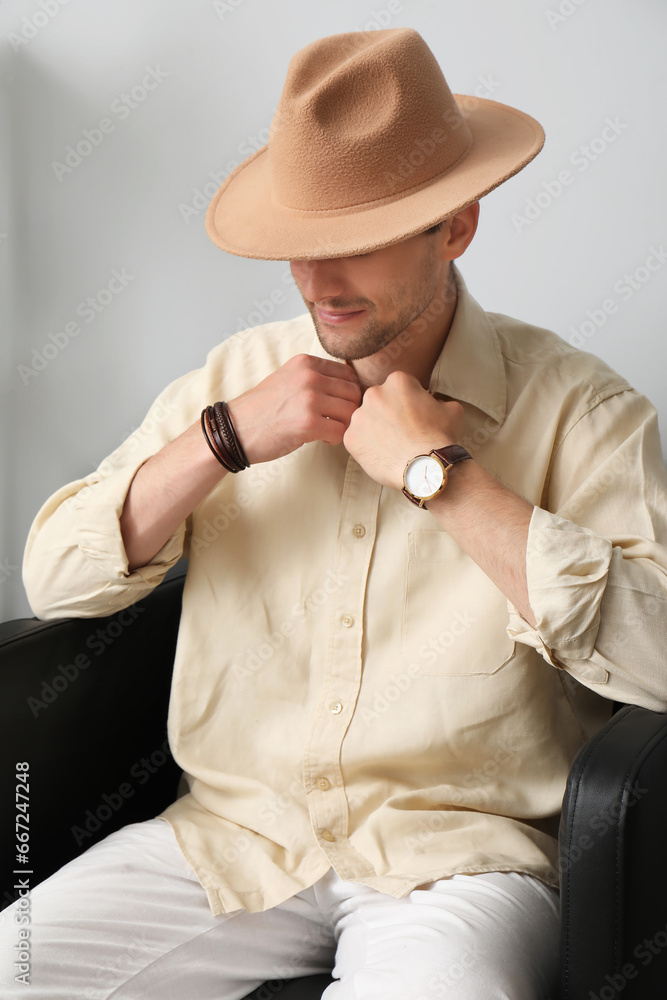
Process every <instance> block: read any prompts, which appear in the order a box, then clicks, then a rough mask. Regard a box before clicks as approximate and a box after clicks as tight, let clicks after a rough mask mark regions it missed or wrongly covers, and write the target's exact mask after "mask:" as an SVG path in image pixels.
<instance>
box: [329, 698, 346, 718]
mask: <svg viewBox="0 0 667 1000" xmlns="http://www.w3.org/2000/svg"><path fill="white" fill-rule="evenodd" d="M329 711H330V712H331V713H332V715H340V713H341V712H342V711H343V706H342V704H341V702H339V701H333V702H332V703H331V704H330V705H329Z"/></svg>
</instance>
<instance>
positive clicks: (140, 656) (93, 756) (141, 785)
mask: <svg viewBox="0 0 667 1000" xmlns="http://www.w3.org/2000/svg"><path fill="white" fill-rule="evenodd" d="M184 577H185V570H184V568H183V566H181V565H179V566H178V567H174V570H172V571H171V572H170V573H169V574H168V576H167V578H166V579H165V581H164V582H163V583H162V584H161V585H160V586H159V587H158V588H157V589H156V590H155V591H154V592H153V593H152V594H151V595H150V596H149V597H147V598H146V599H145V600H142V601H140V602H139V603H138V604H136V605H134V606H133V607H132V608H128V609H126V610H125V611H122V612H120V613H118V614H116V615H114V616H113V617H111V618H102V619H91V618H87V619H63V620H58V621H46V622H43V621H38V620H36V619H24V620H20V621H15V622H8V623H5V624H3V625H0V691H1V697H0V720H1V721H0V733H1V739H2V766H1V768H0V785H1V787H2V799H1V801H2V803H3V804H4V808H3V810H2V813H1V814H0V825H1V828H0V844H2V845H5V846H3V848H2V855H3V857H2V860H3V865H2V869H1V871H2V873H3V876H4V878H5V880H6V885H5V886H3V887H2V890H0V897H1V898H0V907H4V906H6V905H7V904H8V903H9V902H11V901H12V900H13V899H14V897H15V892H14V891H13V890H12V885H13V883H14V880H15V878H16V876H14V875H13V874H12V872H13V870H14V868H15V867H17V863H16V862H15V855H16V846H15V844H16V837H15V825H14V824H15V813H14V811H13V808H12V806H11V805H10V803H13V801H14V786H15V783H16V782H15V769H14V765H15V763H16V762H26V763H27V764H28V765H29V769H30V770H29V774H30V841H29V844H30V867H31V868H32V870H33V875H32V876H31V880H32V883H31V884H32V885H35V884H37V883H38V882H40V881H42V880H43V879H45V878H47V877H48V876H49V875H50V874H51V873H52V872H54V871H56V870H57V869H58V868H60V867H61V866H62V865H63V864H65V863H66V862H67V861H69V860H70V859H72V858H73V857H76V855H78V854H79V853H81V852H82V851H84V850H85V849H86V848H87V847H89V846H91V845H92V844H93V843H95V842H96V841H98V840H101V839H102V838H103V837H106V836H107V835H108V834H110V833H112V832H113V831H114V830H117V829H119V828H120V827H121V826H125V825H126V824H128V823H133V822H138V821H140V820H144V819H148V818H150V817H152V816H154V815H156V814H157V813H158V812H160V811H161V810H162V809H163V808H164V807H165V806H166V805H168V804H169V803H170V802H171V801H173V800H174V798H175V797H176V795H177V793H178V784H179V778H180V772H179V770H178V768H177V766H176V764H175V763H174V761H173V758H172V757H171V754H170V752H169V747H168V743H167V733H166V718H167V707H168V701H169V686H170V679H171V669H172V664H173V658H174V650H175V644H176V635H177V630H178V621H179V614H180V602H181V593H182V587H183V581H184ZM666 853H667V715H663V714H659V713H656V712H650V711H648V710H646V709H640V708H636V707H629V706H625V707H623V708H621V709H620V710H619V711H618V712H616V713H615V714H614V715H613V717H612V719H611V720H610V722H609V723H608V724H607V725H606V726H605V727H604V728H603V729H602V730H601V731H600V732H599V733H598V734H597V735H596V736H595V737H593V739H591V740H590V741H589V742H588V743H587V744H586V746H584V747H583V748H582V750H581V752H580V753H579V755H578V756H577V758H576V760H575V762H574V765H573V767H572V771H571V774H570V779H569V782H568V787H567V791H566V795H565V799H564V805H563V815H562V822H561V869H562V887H561V909H562V934H561V956H562V960H561V973H562V979H561V998H560V1000H617V998H618V1000H653V998H655V1000H658V998H659V1000H663V998H664V997H665V995H667V863H666V860H665V854H666ZM329 982H331V980H330V979H329V978H328V977H327V976H310V977H307V978H303V979H300V980H291V981H289V982H284V983H283V982H271V983H268V984H265V986H263V987H260V989H259V990H257V991H256V992H255V993H254V994H252V995H251V996H253V997H259V998H262V1000H266V998H267V997H270V996H272V995H274V994H280V997H281V1000H283V998H284V1000H315V998H319V997H320V996H321V993H322V991H323V990H324V988H325V986H326V985H327V984H328V983H329ZM554 1000H556V998H554Z"/></svg>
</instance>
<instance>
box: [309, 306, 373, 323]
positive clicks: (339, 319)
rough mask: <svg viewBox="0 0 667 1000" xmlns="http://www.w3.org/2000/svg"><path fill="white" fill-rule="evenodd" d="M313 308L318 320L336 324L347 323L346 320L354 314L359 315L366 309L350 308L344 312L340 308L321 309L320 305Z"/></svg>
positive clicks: (354, 315)
mask: <svg viewBox="0 0 667 1000" xmlns="http://www.w3.org/2000/svg"><path fill="white" fill-rule="evenodd" d="M315 309H316V311H317V316H318V319H319V320H320V322H322V323H329V324H331V325H336V326H337V325H338V324H340V323H347V322H348V320H351V319H354V318H355V317H356V316H361V314H362V313H363V312H365V311H366V310H365V309H352V310H348V311H347V312H344V311H342V310H333V309H332V310H329V309H323V308H322V307H321V306H315Z"/></svg>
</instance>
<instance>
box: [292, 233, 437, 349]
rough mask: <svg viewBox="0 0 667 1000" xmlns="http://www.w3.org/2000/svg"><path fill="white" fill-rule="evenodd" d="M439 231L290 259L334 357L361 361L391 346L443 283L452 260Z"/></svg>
mask: <svg viewBox="0 0 667 1000" xmlns="http://www.w3.org/2000/svg"><path fill="white" fill-rule="evenodd" d="M439 235H440V234H439V233H420V234H419V235H417V236H413V237H411V238H410V239H408V240H404V241H403V242H402V243H396V244H394V246H390V247H384V248H383V249H381V250H374V251H372V252H371V253H367V254H359V255H358V256H355V257H336V258H333V259H330V260H294V261H290V268H291V270H292V276H293V278H294V281H295V282H296V285H297V288H298V289H299V291H300V292H301V296H302V298H303V301H304V302H305V304H306V306H307V308H308V311H309V312H310V314H311V316H312V317H313V323H314V324H315V330H316V331H317V336H318V338H319V340H320V343H321V344H322V347H323V348H324V349H325V351H326V352H327V353H328V354H330V355H331V356H332V357H334V358H340V359H341V360H346V361H356V360H358V359H359V358H367V357H370V356H371V355H372V354H376V353H377V352H378V351H380V350H381V349H382V348H383V347H386V346H387V344H389V343H390V342H391V341H392V340H394V338H395V337H397V336H398V335H399V334H400V333H401V332H402V331H403V330H405V329H406V328H407V327H408V326H409V325H410V324H411V323H412V322H413V321H414V320H416V319H417V318H418V317H419V316H420V315H421V314H422V313H423V312H424V310H425V309H427V307H428V306H429V304H430V302H431V301H432V300H433V298H434V296H435V295H436V293H437V291H438V288H439V287H440V282H441V278H442V276H443V268H446V267H447V266H448V265H447V262H443V261H442V260H441V258H440V254H439V252H438V248H439V246H440V239H439Z"/></svg>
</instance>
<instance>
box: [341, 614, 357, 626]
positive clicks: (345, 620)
mask: <svg viewBox="0 0 667 1000" xmlns="http://www.w3.org/2000/svg"><path fill="white" fill-rule="evenodd" d="M340 623H341V625H342V626H343V628H352V626H353V625H354V618H353V617H352V615H343V617H342V618H341V620H340Z"/></svg>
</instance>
